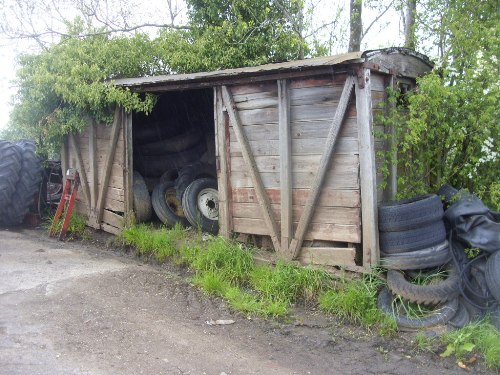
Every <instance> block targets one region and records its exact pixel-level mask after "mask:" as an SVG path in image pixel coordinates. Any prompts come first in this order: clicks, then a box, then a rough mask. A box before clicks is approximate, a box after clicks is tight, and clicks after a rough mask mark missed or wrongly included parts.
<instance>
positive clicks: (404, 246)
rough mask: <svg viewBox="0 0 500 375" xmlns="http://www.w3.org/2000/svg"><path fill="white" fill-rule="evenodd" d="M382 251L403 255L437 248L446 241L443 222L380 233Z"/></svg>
mask: <svg viewBox="0 0 500 375" xmlns="http://www.w3.org/2000/svg"><path fill="white" fill-rule="evenodd" d="M379 239H380V250H381V251H383V252H384V253H386V254H395V253H403V252H409V251H415V250H421V249H425V248H428V247H432V246H436V245H438V244H440V243H442V242H443V241H444V240H446V229H445V227H444V222H443V220H441V219H440V220H437V221H435V222H432V223H430V224H427V225H425V226H422V227H419V228H414V229H410V230H405V231H401V232H380V236H379Z"/></svg>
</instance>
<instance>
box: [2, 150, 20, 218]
mask: <svg viewBox="0 0 500 375" xmlns="http://www.w3.org/2000/svg"><path fill="white" fill-rule="evenodd" d="M21 163H22V154H21V148H20V147H19V146H17V145H15V144H14V143H12V142H9V141H0V216H3V212H4V210H5V209H6V208H7V206H8V205H9V204H10V202H11V196H12V194H13V193H14V191H15V190H16V183H17V181H18V180H19V172H20V171H21Z"/></svg>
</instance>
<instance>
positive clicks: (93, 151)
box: [64, 110, 127, 233]
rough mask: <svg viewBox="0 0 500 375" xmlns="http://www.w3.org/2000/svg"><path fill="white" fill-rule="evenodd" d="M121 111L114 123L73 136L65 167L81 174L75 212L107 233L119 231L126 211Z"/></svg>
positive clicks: (90, 123)
mask: <svg viewBox="0 0 500 375" xmlns="http://www.w3.org/2000/svg"><path fill="white" fill-rule="evenodd" d="M122 119H123V116H122V115H121V112H120V110H117V112H116V113H115V121H114V123H113V125H112V126H106V125H103V124H95V123H93V122H92V121H91V120H89V125H88V126H87V127H86V129H85V130H84V131H82V132H81V133H79V134H72V135H70V136H69V138H68V139H69V142H67V144H66V145H65V149H66V150H67V155H66V156H65V167H64V168H66V169H67V168H76V169H77V170H78V171H79V173H80V180H81V186H82V187H81V190H80V191H79V194H78V196H77V200H76V202H75V211H76V212H78V213H80V214H82V215H84V216H86V217H87V219H88V220H87V224H88V225H89V226H92V227H94V228H97V229H104V230H106V231H107V232H111V233H118V232H119V231H120V230H121V228H122V225H123V215H124V213H125V212H126V207H125V202H126V194H125V180H126V175H125V173H124V171H125V170H126V165H125V164H126V161H127V157H126V153H125V137H124V129H123V128H124V127H123V122H122Z"/></svg>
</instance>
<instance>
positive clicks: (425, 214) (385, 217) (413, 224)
mask: <svg viewBox="0 0 500 375" xmlns="http://www.w3.org/2000/svg"><path fill="white" fill-rule="evenodd" d="M443 213H444V212H443V205H442V204H441V200H440V199H439V197H438V196H437V195H435V194H427V195H422V196H418V197H415V198H411V199H404V200H400V201H397V202H391V203H385V204H382V205H380V207H379V211H378V228H379V230H380V231H382V232H399V231H407V230H411V229H414V228H418V227H422V226H426V225H428V224H433V223H434V222H436V221H438V220H441V219H442V218H443Z"/></svg>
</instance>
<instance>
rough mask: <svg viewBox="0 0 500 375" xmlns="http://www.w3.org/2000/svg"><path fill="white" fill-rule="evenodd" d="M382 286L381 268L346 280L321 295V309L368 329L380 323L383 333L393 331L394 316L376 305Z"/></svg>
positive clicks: (379, 326)
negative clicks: (356, 278)
mask: <svg viewBox="0 0 500 375" xmlns="http://www.w3.org/2000/svg"><path fill="white" fill-rule="evenodd" d="M382 285H383V280H382V279H381V278H380V277H379V271H374V272H372V273H370V274H367V275H365V276H364V277H363V279H361V280H344V281H343V282H342V283H340V285H339V286H338V288H336V289H332V290H328V291H326V292H325V293H323V294H322V295H321V296H320V297H319V305H320V308H321V309H322V310H323V311H326V312H328V313H331V314H335V315H337V316H339V317H340V318H341V319H345V320H348V321H350V322H354V323H357V324H361V325H362V326H363V327H365V328H372V327H373V326H378V328H379V332H380V333H381V334H390V333H394V332H395V331H396V323H395V321H394V319H392V318H391V317H389V316H387V315H386V314H384V313H383V312H382V311H381V310H379V309H378V307H377V294H378V290H379V288H380V287H381V286H382Z"/></svg>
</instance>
